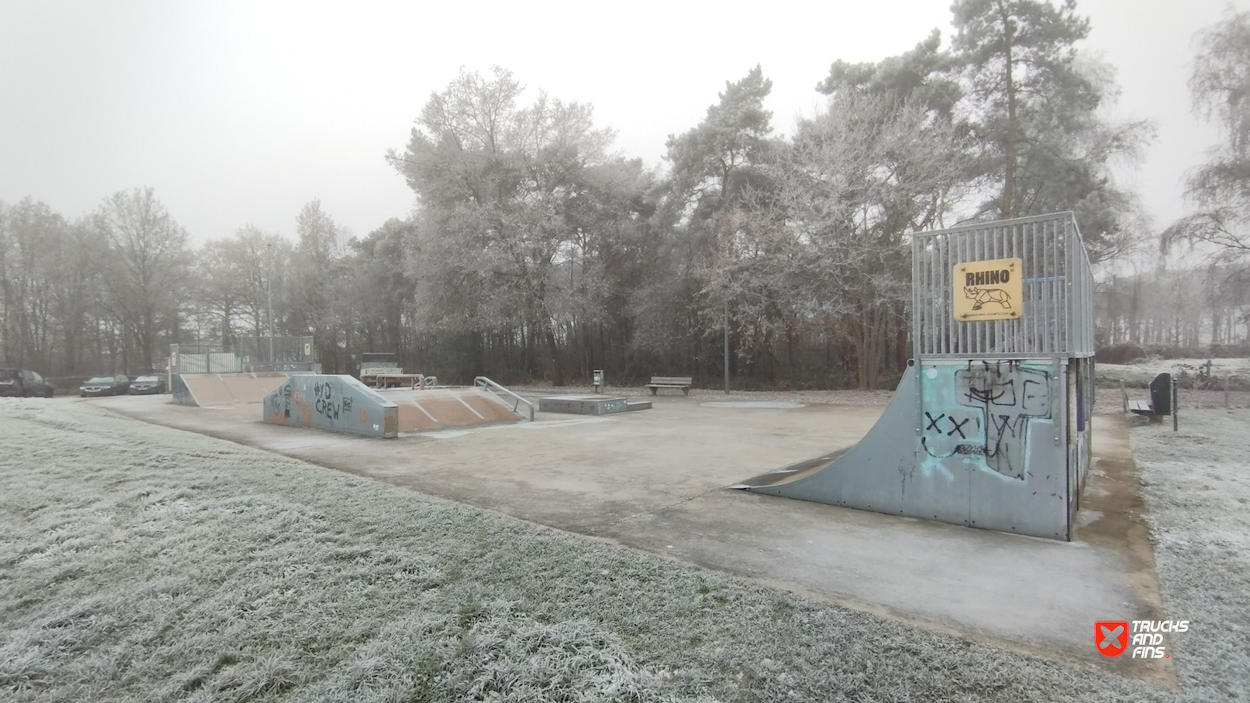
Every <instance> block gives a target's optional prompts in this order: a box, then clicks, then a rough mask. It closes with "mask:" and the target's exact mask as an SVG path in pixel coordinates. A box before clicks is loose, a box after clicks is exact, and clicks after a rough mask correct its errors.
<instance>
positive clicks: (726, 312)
mask: <svg viewBox="0 0 1250 703" xmlns="http://www.w3.org/2000/svg"><path fill="white" fill-rule="evenodd" d="M724 351H725V395H729V291H725V350H724Z"/></svg>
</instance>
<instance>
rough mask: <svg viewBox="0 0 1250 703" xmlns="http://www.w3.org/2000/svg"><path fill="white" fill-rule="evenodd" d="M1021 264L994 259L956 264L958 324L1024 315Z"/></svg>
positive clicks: (1007, 318) (1015, 318)
mask: <svg viewBox="0 0 1250 703" xmlns="http://www.w3.org/2000/svg"><path fill="white" fill-rule="evenodd" d="M1023 272H1024V263H1023V262H1022V261H1021V260H1020V259H994V260H993V261H969V262H966V263H962V264H956V265H955V270H954V272H953V275H952V277H951V278H952V282H953V283H954V290H953V291H952V295H953V296H954V303H955V304H954V306H953V307H954V310H955V319H956V320H959V321H960V322H982V321H985V320H1017V319H1019V318H1020V316H1021V315H1023V314H1024V308H1023V304H1024V276H1023Z"/></svg>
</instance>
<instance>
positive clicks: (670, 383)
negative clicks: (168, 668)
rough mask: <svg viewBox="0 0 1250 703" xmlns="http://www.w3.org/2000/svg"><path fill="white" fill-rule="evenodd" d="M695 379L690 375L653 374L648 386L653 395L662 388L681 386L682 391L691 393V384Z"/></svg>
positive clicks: (687, 393)
mask: <svg viewBox="0 0 1250 703" xmlns="http://www.w3.org/2000/svg"><path fill="white" fill-rule="evenodd" d="M693 381H694V378H692V377H690V376H652V377H651V382H650V383H648V384H647V388H650V389H651V395H655V392H656V391H658V390H660V389H661V388H680V389H681V392H682V393H684V394H686V395H690V384H691V383H692V382H693Z"/></svg>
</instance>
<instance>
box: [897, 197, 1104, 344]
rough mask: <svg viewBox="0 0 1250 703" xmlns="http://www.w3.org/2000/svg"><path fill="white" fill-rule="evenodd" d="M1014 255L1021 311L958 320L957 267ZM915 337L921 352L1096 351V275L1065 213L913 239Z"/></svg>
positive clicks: (957, 228) (969, 226)
mask: <svg viewBox="0 0 1250 703" xmlns="http://www.w3.org/2000/svg"><path fill="white" fill-rule="evenodd" d="M1009 258H1018V259H1020V260H1021V263H1022V265H1023V268H1024V270H1023V300H1021V301H1019V304H1020V305H1021V306H1022V307H1021V309H1020V315H1019V316H1018V317H1017V318H1016V319H1010V320H989V321H983V320H974V321H964V320H959V319H957V318H956V316H955V310H954V307H955V300H954V297H955V296H956V295H957V294H958V291H957V290H956V285H957V284H958V283H959V281H958V280H957V279H956V277H955V268H956V267H957V266H959V265H960V264H966V263H973V262H979V261H986V260H993V259H1009ZM912 266H913V269H912V282H913V285H912V291H913V293H912V294H913V307H912V310H913V321H912V324H913V330H912V332H913V340H914V346H915V357H916V359H918V360H922V359H943V358H945V359H989V358H993V359H1002V358H1008V357H1015V358H1037V357H1069V358H1073V357H1088V356H1093V354H1094V319H1093V293H1094V277H1093V273H1092V271H1091V270H1090V265H1089V258H1088V256H1087V254H1086V252H1085V245H1084V243H1083V242H1082V241H1081V234H1080V232H1079V231H1078V230H1077V226H1076V220H1075V218H1074V217H1073V215H1072V213H1070V212H1062V213H1056V214H1052V215H1041V216H1037V217H1025V218H1020V219H1015V220H1002V221H999V222H987V223H977V224H970V225H963V226H959V227H953V228H951V229H945V230H938V231H935V232H925V233H921V234H917V235H915V236H914V237H913V238H912Z"/></svg>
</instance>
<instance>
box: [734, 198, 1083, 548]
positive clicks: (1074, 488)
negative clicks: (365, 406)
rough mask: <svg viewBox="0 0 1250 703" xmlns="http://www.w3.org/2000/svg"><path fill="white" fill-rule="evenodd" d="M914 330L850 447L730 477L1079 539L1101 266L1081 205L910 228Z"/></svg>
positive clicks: (777, 490) (853, 503) (782, 492)
mask: <svg viewBox="0 0 1250 703" xmlns="http://www.w3.org/2000/svg"><path fill="white" fill-rule="evenodd" d="M912 254H913V302H914V304H913V315H914V319H913V342H914V344H915V358H914V359H913V360H912V361H911V362H909V365H908V368H907V370H906V373H905V374H904V375H903V378H902V380H901V381H900V383H899V386H898V390H897V391H896V392H895V394H894V397H893V399H892V400H891V401H890V404H889V406H888V407H887V408H886V411H885V413H884V414H883V415H882V416H881V418H880V420H878V422H877V423H876V425H874V426H873V428H872V429H871V430H870V431H869V432H868V434H867V435H866V436H865V437H864V438H863V439H862V440H861V441H860V442H859V443H857V444H856V445H854V446H853V447H850V448H849V449H846V450H844V451H842V452H835V453H831V454H828V455H825V456H822V457H818V458H816V459H812V460H810V461H806V462H802V463H800V464H796V465H793V466H788V467H784V468H782V469H778V470H776V471H772V472H769V473H767V474H763V475H761V476H757V477H755V478H753V479H750V480H747V481H744V482H743V483H741V484H738V485H737V486H734V487H735V488H740V489H743V490H749V491H754V492H757V493H765V494H769V495H777V496H783V497H787V498H797V499H801V500H810V501H815V502H819V503H828V504H832V505H841V506H845V507H850V508H859V509H863V510H873V511H876V512H882V513H889V514H895V515H906V516H910V517H917V518H924V519H928V520H938V521H941V522H949V523H954V524H960V525H968V526H971V527H982V528H987V529H994V530H1001V531H1004V532H1016V533H1020V534H1027V535H1033V536H1037V537H1050V538H1054V539H1065V540H1066V539H1070V538H1071V525H1072V519H1073V516H1074V514H1075V512H1076V509H1077V506H1078V498H1079V496H1080V489H1081V486H1082V484H1083V482H1084V478H1085V473H1086V471H1087V469H1088V467H1089V457H1090V444H1089V435H1090V424H1089V411H1090V408H1091V406H1092V402H1093V384H1092V381H1093V352H1094V349H1093V347H1094V335H1093V277H1092V274H1091V272H1090V268H1089V263H1088V260H1087V258H1086V254H1085V249H1084V246H1083V244H1082V243H1081V239H1080V234H1079V232H1078V231H1077V229H1076V222H1075V220H1074V219H1073V217H1072V215H1071V213H1060V214H1056V215H1046V216H1041V217H1032V218H1023V219H1018V220H1007V221H1001V222H991V223H982V224H976V225H969V226H965V227H958V228H954V229H949V230H942V231H937V232H929V233H924V234H919V235H916V236H915V237H914V238H913V242H912Z"/></svg>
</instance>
